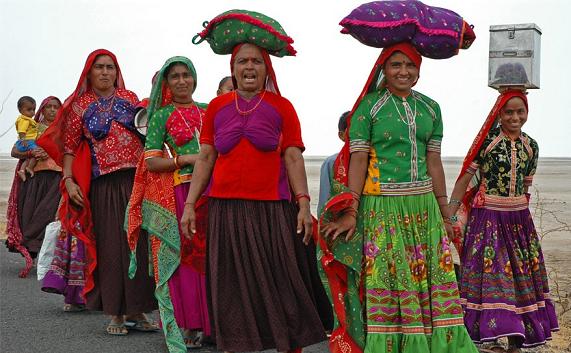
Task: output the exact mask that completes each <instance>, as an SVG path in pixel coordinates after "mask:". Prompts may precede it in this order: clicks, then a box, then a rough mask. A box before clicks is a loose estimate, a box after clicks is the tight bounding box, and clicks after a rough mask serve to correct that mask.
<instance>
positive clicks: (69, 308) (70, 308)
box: [63, 304, 87, 313]
mask: <svg viewBox="0 0 571 353" xmlns="http://www.w3.org/2000/svg"><path fill="white" fill-rule="evenodd" d="M85 310H87V309H86V308H85V304H64V305H63V311H64V312H66V313H77V312H80V311H85Z"/></svg>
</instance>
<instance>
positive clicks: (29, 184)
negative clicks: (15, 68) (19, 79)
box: [6, 96, 61, 277]
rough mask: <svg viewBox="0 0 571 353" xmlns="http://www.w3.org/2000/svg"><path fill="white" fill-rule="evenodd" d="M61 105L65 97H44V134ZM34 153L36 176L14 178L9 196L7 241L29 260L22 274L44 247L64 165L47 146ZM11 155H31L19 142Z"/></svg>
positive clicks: (40, 115) (40, 113)
mask: <svg viewBox="0 0 571 353" xmlns="http://www.w3.org/2000/svg"><path fill="white" fill-rule="evenodd" d="M60 107H61V101H60V100H59V99H58V98H57V97H54V96H49V97H47V98H46V99H44V100H43V101H42V104H40V107H39V108H38V113H37V114H36V115H35V117H34V119H35V120H36V121H37V122H38V133H39V134H40V135H41V134H42V133H43V132H44V131H45V130H46V128H47V127H48V126H49V125H50V124H51V123H52V122H53V121H54V119H55V116H56V112H57V110H58V109H59V108H60ZM31 153H32V154H33V156H34V157H35V158H36V160H37V161H38V162H37V164H36V166H35V167H34V173H35V176H34V177H33V178H28V179H27V180H26V181H25V182H22V181H21V179H20V178H14V181H13V183H12V191H11V192H10V197H9V199H8V214H7V220H8V224H7V227H6V233H7V234H8V240H7V244H8V247H9V248H10V249H14V250H17V251H19V252H21V253H22V255H23V256H24V257H25V258H26V260H27V261H26V268H25V269H24V270H23V271H22V273H21V276H22V277H25V276H26V275H27V273H28V272H29V270H30V269H31V268H32V261H31V259H32V257H33V258H35V257H36V255H37V254H38V253H39V251H40V248H41V247H42V242H43V239H44V234H45V228H46V226H47V225H48V223H50V222H53V220H54V218H55V213H56V211H57V207H58V202H59V199H60V192H59V188H58V187H57V186H58V184H59V181H60V179H61V168H60V167H59V166H58V165H57V164H55V162H54V161H53V160H52V159H51V158H49V156H48V155H47V154H46V153H45V151H44V150H43V149H41V148H38V149H35V150H33V151H32V152H31ZM11 155H12V157H14V158H18V159H21V160H23V159H26V158H29V157H30V156H29V155H28V154H27V153H26V152H20V151H18V149H17V148H16V146H15V145H14V147H13V148H12V152H11ZM16 170H18V168H16Z"/></svg>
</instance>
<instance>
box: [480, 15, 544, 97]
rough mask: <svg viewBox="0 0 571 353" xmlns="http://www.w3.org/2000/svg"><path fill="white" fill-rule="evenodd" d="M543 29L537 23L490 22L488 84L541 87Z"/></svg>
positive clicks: (497, 86)
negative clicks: (503, 23)
mask: <svg viewBox="0 0 571 353" xmlns="http://www.w3.org/2000/svg"><path fill="white" fill-rule="evenodd" d="M540 54H541V29H540V28H539V27H538V26H537V25H536V24H535V23H523V24H513V25H495V26H490V59H489V66H488V86H490V87H493V88H496V89H498V88H501V87H507V86H525V88H539V63H540V61H539V59H540V56H541V55H540Z"/></svg>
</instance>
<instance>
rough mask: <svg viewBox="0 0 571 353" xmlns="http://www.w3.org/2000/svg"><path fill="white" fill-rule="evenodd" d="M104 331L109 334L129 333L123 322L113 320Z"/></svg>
mask: <svg viewBox="0 0 571 353" xmlns="http://www.w3.org/2000/svg"><path fill="white" fill-rule="evenodd" d="M106 331H107V333H108V334H109V335H111V336H126V335H127V334H128V333H129V331H128V330H127V327H125V323H124V322H114V321H113V320H111V322H110V323H109V325H107V329H106Z"/></svg>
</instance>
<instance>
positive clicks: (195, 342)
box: [183, 332, 202, 349]
mask: <svg viewBox="0 0 571 353" xmlns="http://www.w3.org/2000/svg"><path fill="white" fill-rule="evenodd" d="M183 338H184V345H185V346H186V348H188V349H196V348H202V332H197V333H196V335H195V336H194V337H192V335H188V336H184V337H183Z"/></svg>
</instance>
